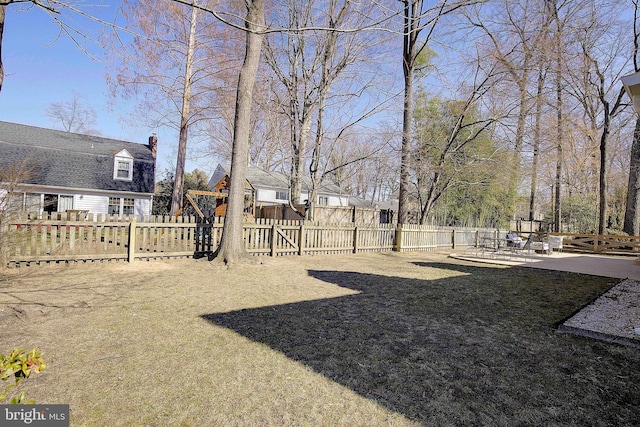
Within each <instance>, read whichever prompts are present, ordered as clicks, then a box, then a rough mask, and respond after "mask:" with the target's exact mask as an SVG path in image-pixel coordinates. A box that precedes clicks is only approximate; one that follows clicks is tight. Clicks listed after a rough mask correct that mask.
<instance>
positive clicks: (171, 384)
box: [0, 253, 640, 426]
mask: <svg viewBox="0 0 640 427" xmlns="http://www.w3.org/2000/svg"><path fill="white" fill-rule="evenodd" d="M262 261H263V262H264V263H263V264H255V265H246V266H242V267H239V268H235V269H231V270H227V269H225V268H222V267H216V266H212V265H211V264H210V263H208V262H206V261H204V260H201V261H193V260H175V261H154V262H136V263H135V264H133V265H128V264H122V263H113V264H95V265H94V264H79V265H76V266H70V267H32V268H22V269H14V270H9V271H8V272H7V273H5V274H4V276H0V330H1V331H2V333H1V334H0V352H4V353H6V352H7V351H9V350H10V349H12V348H13V347H25V348H31V347H34V346H35V347H38V348H39V349H40V350H41V351H42V352H43V353H44V357H45V360H46V361H47V363H48V365H47V369H46V370H45V371H44V372H43V373H41V374H36V375H34V376H32V377H31V378H30V379H28V380H27V381H25V382H24V383H23V384H22V385H21V387H20V390H24V391H26V393H27V397H28V398H33V399H35V400H36V401H37V402H38V403H50V404H55V403H68V404H70V407H71V425H72V426H80V425H87V426H103V425H104V426H106V425H109V426H120V425H132V426H138V425H149V426H180V425H183V426H227V425H229V426H258V425H259V426H297V425H300V426H307V425H309V426H338V425H339V426H378V425H391V426H409V425H430V426H447V425H452V426H453V425H460V426H468V425H482V426H485V425H491V426H517V425H524V426H531V425H575V426H590V425H593V426H600V425H602V426H609V425H616V426H624V425H629V426H631V425H637V422H638V420H639V419H640V404H639V402H640V352H639V351H638V350H637V349H632V348H627V347H621V346H617V345H613V344H606V343H601V342H598V341H593V340H589V339H586V338H578V337H573V336H570V335H565V334H557V333H556V327H557V326H558V324H560V323H561V322H562V321H563V320H565V319H566V318H568V317H569V316H571V315H572V314H573V313H574V312H575V311H576V310H578V309H580V308H581V307H582V306H584V305H585V304H588V303H589V302H590V301H592V300H593V299H594V298H596V297H597V296H598V295H600V294H601V293H603V292H604V291H606V290H607V289H609V288H610V287H611V286H613V285H614V284H615V283H616V282H617V281H616V280H614V279H612V280H608V279H605V278H601V277H594V276H587V275H580V274H573V273H563V272H557V271H546V270H538V269H531V268H522V267H511V268H508V267H501V266H489V265H480V264H473V263H469V262H465V261H459V260H454V259H450V258H447V257H446V255H445V254H433V253H402V254H399V253H391V254H370V255H348V256H344V255H334V256H318V257H302V258H299V257H288V258H275V259H272V258H265V259H262Z"/></svg>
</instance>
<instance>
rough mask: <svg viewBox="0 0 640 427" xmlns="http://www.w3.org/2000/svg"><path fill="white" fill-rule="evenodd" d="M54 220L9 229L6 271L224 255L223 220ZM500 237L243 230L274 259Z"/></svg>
mask: <svg viewBox="0 0 640 427" xmlns="http://www.w3.org/2000/svg"><path fill="white" fill-rule="evenodd" d="M51 218H52V217H50V216H48V215H41V216H40V217H38V216H37V215H29V216H26V215H25V216H23V217H20V218H18V219H16V220H12V221H10V222H8V223H5V224H3V226H2V235H0V238H1V239H2V242H3V246H4V242H7V246H6V249H3V250H2V251H0V255H1V256H0V261H1V263H2V265H3V266H6V265H8V264H12V263H13V264H16V263H29V262H58V261H78V260H111V259H115V260H129V261H133V260H134V259H140V258H143V259H150V258H166V257H183V256H202V255H207V254H211V253H213V252H214V251H215V250H216V249H217V248H218V246H219V244H220V239H221V236H222V229H223V226H224V219H215V220H214V222H213V223H207V224H200V223H196V219H195V218H194V217H189V218H182V217H179V218H178V219H175V218H171V217H169V216H151V217H139V216H129V217H124V218H118V217H116V216H109V215H93V214H88V215H80V216H79V215H78V214H76V213H71V214H64V215H63V214H56V215H54V216H53V218H54V219H51ZM56 218H60V219H59V220H58V219H56ZM131 232H133V233H134V234H131ZM496 233H501V232H499V231H496V230H475V229H457V230H453V229H451V228H443V229H438V228H437V227H432V226H418V225H415V226H413V225H410V226H403V227H402V228H401V229H397V228H395V226H393V225H390V224H353V223H347V224H345V223H342V224H319V223H311V222H306V223H303V222H301V221H298V220H279V221H274V220H264V219H261V220H257V221H256V222H247V223H245V224H244V241H245V247H246V249H247V252H248V253H250V254H252V255H270V256H286V255H315V254H345V253H361V252H379V251H391V250H394V249H396V250H401V251H434V250H442V249H451V248H456V247H461V246H462V247H464V246H474V245H475V244H476V242H477V239H478V237H479V236H485V235H493V236H495V235H496ZM130 234H131V235H130ZM639 244H640V243H639ZM130 245H131V247H129V246H130ZM398 245H399V246H398Z"/></svg>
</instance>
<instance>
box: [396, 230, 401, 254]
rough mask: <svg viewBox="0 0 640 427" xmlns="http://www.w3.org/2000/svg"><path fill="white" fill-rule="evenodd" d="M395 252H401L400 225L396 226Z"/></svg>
mask: <svg viewBox="0 0 640 427" xmlns="http://www.w3.org/2000/svg"><path fill="white" fill-rule="evenodd" d="M395 251H396V252H401V251H402V226H401V225H400V224H398V226H397V227H396V247H395Z"/></svg>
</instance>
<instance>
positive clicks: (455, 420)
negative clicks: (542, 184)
mask: <svg viewBox="0 0 640 427" xmlns="http://www.w3.org/2000/svg"><path fill="white" fill-rule="evenodd" d="M417 265H420V266H424V267H435V268H446V269H455V270H457V271H459V272H461V273H464V274H461V275H456V276H454V277H448V278H443V279H436V280H423V279H413V278H406V277H397V276H383V275H378V274H366V273H361V272H354V271H347V272H345V271H327V270H311V271H309V275H310V276H312V277H314V278H316V279H318V280H322V281H324V282H328V283H333V284H337V285H339V286H341V287H346V288H349V289H353V290H357V291H359V292H360V293H359V294H355V295H349V296H343V297H339V298H332V299H324V300H314V301H305V302H298V303H293V304H285V305H278V306H269V307H263V308H257V309H246V310H240V311H235V312H228V313H221V314H210V315H205V316H203V317H204V318H205V319H206V320H208V321H209V322H211V323H213V324H215V325H218V326H222V327H225V328H229V329H231V330H233V331H236V332H238V333H239V334H241V335H243V336H245V337H248V338H250V339H251V340H253V341H255V342H259V343H264V344H266V345H268V346H270V347H271V348H273V349H275V350H277V351H280V352H282V353H283V354H285V355H286V356H288V357H289V358H291V359H293V360H295V361H298V362H301V363H303V364H305V365H306V366H309V367H311V368H312V369H313V370H314V371H316V372H318V373H321V374H322V375H324V376H326V377H328V378H330V379H332V380H333V381H336V382H337V383H339V384H341V385H343V386H345V387H348V388H350V389H352V390H354V391H356V392H357V393H359V394H360V395H362V396H365V397H367V398H370V399H374V400H376V401H377V402H378V403H380V404H382V405H384V406H386V407H387V408H389V409H390V410H392V411H395V412H398V413H401V414H403V415H405V416H406V417H408V418H410V419H413V420H416V421H419V422H422V423H425V424H428V425H513V424H518V423H520V424H525V425H527V424H528V425H530V424H532V423H533V424H540V423H548V422H551V423H554V422H572V423H577V424H581V422H580V420H584V421H585V422H586V423H587V424H589V422H590V421H589V420H590V418H589V416H590V415H593V413H591V414H590V413H589V410H588V409H587V410H583V409H584V408H585V407H586V408H588V407H589V405H601V404H602V403H603V402H602V401H598V399H593V398H592V397H593V395H590V393H592V394H593V393H595V394H598V389H597V387H595V386H593V385H591V386H588V385H587V386H585V384H582V385H577V384H576V382H575V381H574V382H571V381H569V380H570V379H571V378H572V377H571V375H572V373H573V372H575V371H580V370H583V369H588V368H587V367H585V366H583V364H584V363H585V362H583V358H582V357H580V358H576V357H575V353H576V351H580V352H581V353H582V356H584V357H586V358H587V360H588V357H589V355H591V357H592V358H594V359H595V356H594V355H593V352H594V351H595V352H598V357H600V358H601V360H602V358H603V357H604V358H606V357H609V353H608V351H607V350H606V348H605V349H603V348H602V347H599V344H595V343H592V342H589V341H584V340H583V341H580V340H576V339H572V338H569V337H566V336H558V335H556V334H555V327H554V326H555V325H556V324H557V322H558V321H559V320H560V319H564V318H566V317H567V316H568V314H570V313H571V312H573V311H575V309H576V306H577V305H579V304H586V303H587V302H588V301H589V300H591V298H592V297H593V294H599V293H601V292H603V291H604V289H603V288H604V287H606V286H608V285H606V284H603V283H602V280H600V281H594V282H593V283H591V282H589V281H588V280H587V281H586V282H589V283H588V284H587V285H585V286H583V287H575V286H574V289H573V290H572V291H571V292H569V293H566V294H565V293H562V294H561V295H559V293H558V283H562V273H559V272H549V273H548V274H547V277H542V278H539V279H538V281H537V282H536V283H531V281H529V282H526V279H527V278H530V277H531V276H530V274H531V271H530V269H529V270H527V269H521V268H514V269H505V274H503V275H497V274H496V272H495V270H491V269H486V268H482V267H471V266H459V265H454V264H443V263H417ZM536 273H537V272H536ZM576 346H579V347H580V349H579V350H576V348H575V347H576ZM577 359H579V361H578V360H577ZM631 362H633V361H629V363H631ZM625 363H626V362H625ZM633 363H637V361H636V362H633ZM597 365H598V366H601V365H602V363H598V364H597ZM604 365H605V367H603V372H602V375H601V374H600V373H598V374H597V375H598V377H600V376H602V378H607V375H609V376H611V377H613V376H615V374H614V372H615V369H609V367H608V366H606V363H604ZM613 365H616V364H615V363H612V366H613ZM618 365H619V364H618ZM619 368H620V366H618V369H619ZM609 380H610V381H613V382H615V379H613V380H612V379H611V378H609ZM618 381H620V380H618ZM616 386H620V384H616ZM567 396H570V397H571V399H569V400H568V399H567ZM638 397H640V396H639V395H635V396H634V398H638ZM625 402H626V401H623V402H621V403H620V404H621V405H622V406H624V407H626V406H625V405H627V403H625ZM611 404H612V403H611V401H610V400H608V401H607V405H611ZM631 404H632V403H631V402H629V403H628V405H631ZM580 405H582V406H581V408H583V409H580V411H576V409H575V407H576V406H580ZM614 406H615V405H614ZM552 408H553V409H552ZM598 409H599V408H598ZM599 411H600V412H602V410H601V409H599ZM636 414H637V410H636ZM603 416H604V415H603ZM611 416H612V417H613V415H611Z"/></svg>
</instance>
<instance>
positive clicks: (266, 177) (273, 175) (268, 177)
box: [209, 164, 346, 196]
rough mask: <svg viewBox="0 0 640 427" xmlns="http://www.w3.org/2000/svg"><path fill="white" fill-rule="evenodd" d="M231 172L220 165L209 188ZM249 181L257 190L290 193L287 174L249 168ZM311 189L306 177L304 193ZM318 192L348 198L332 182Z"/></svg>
mask: <svg viewBox="0 0 640 427" xmlns="http://www.w3.org/2000/svg"><path fill="white" fill-rule="evenodd" d="M229 170H230V167H229V165H223V164H219V165H218V167H216V170H215V171H214V172H213V175H212V176H211V180H210V181H209V187H210V188H213V187H215V185H216V184H217V183H218V182H219V181H220V180H221V179H222V178H223V177H224V176H225V175H227V174H228V173H229ZM247 181H249V183H250V184H251V185H252V186H253V188H255V189H256V190H257V189H260V188H265V189H270V190H284V191H288V189H289V177H288V176H287V175H286V174H284V173H282V172H276V171H265V170H263V169H260V168H257V167H255V166H249V168H248V170H247ZM310 189H311V180H310V179H309V178H308V177H304V179H303V184H302V191H304V192H308V191H310ZM318 192H319V193H321V194H330V195H337V196H346V194H344V192H342V191H340V188H339V187H338V186H337V185H335V184H333V183H330V182H323V183H322V184H320V188H319V189H318Z"/></svg>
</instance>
